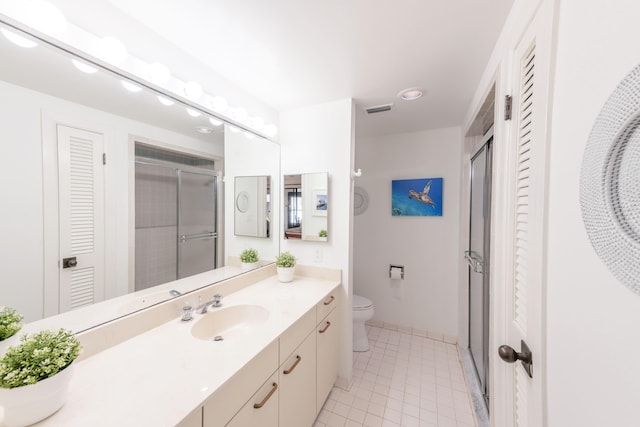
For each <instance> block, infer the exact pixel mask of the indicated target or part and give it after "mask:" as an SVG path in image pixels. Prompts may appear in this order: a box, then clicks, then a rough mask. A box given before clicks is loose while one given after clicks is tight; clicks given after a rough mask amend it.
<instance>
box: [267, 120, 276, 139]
mask: <svg viewBox="0 0 640 427" xmlns="http://www.w3.org/2000/svg"><path fill="white" fill-rule="evenodd" d="M264 133H266V134H267V135H269V136H271V137H274V136H276V134H277V133H278V127H277V126H276V125H274V124H273V123H272V124H270V125H267V126H265V128H264Z"/></svg>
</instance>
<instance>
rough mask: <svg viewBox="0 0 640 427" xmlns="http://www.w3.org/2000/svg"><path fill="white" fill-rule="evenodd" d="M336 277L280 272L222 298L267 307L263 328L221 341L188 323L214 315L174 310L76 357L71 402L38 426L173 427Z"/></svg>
mask: <svg viewBox="0 0 640 427" xmlns="http://www.w3.org/2000/svg"><path fill="white" fill-rule="evenodd" d="M338 285H339V282H338V281H332V280H323V279H315V278H310V277H296V279H295V280H294V281H293V282H291V283H280V282H279V281H278V280H277V278H276V276H270V277H268V278H266V279H263V280H261V281H258V282H256V283H255V284H253V285H250V286H248V287H246V288H243V289H241V290H239V291H237V292H234V293H232V294H230V295H227V296H225V298H224V300H223V306H222V307H221V308H210V309H209V310H210V313H213V312H214V311H215V310H222V309H224V308H228V307H231V306H234V305H241V304H252V305H259V306H262V307H264V308H265V309H267V310H268V311H269V318H268V320H267V321H266V322H264V323H262V324H261V325H260V326H258V327H256V328H255V329H253V330H251V332H247V333H245V334H240V335H236V336H230V337H229V338H228V339H225V340H223V341H204V340H200V339H197V338H195V337H193V336H192V335H191V328H192V327H193V326H194V325H195V324H196V322H198V321H199V320H200V319H201V318H203V317H204V316H207V315H211V314H204V315H202V314H194V320H192V321H190V322H182V321H180V319H179V318H178V316H177V315H176V317H175V319H174V320H171V321H169V322H166V323H164V324H162V325H160V326H158V327H156V328H154V329H151V330H149V331H147V332H145V333H143V334H141V335H138V336H136V337H134V338H132V339H129V340H127V341H124V342H122V343H120V344H118V345H116V346H113V347H110V348H108V349H106V350H104V351H102V352H100V353H97V354H95V355H93V356H92V357H89V358H87V359H84V360H81V361H78V362H76V371H75V373H74V377H73V379H72V380H71V385H70V390H69V395H68V398H67V402H66V403H65V405H64V406H63V407H62V409H60V410H59V411H58V412H57V413H56V414H54V415H52V416H51V417H49V418H47V419H45V420H43V421H41V422H40V423H38V424H36V425H38V426H65V427H71V426H83V427H86V426H92V427H95V426H117V425H119V426H125V425H127V426H174V425H176V424H178V423H179V422H180V421H182V419H183V418H185V417H186V416H187V415H189V413H190V412H191V411H192V410H194V409H196V408H198V407H199V406H200V405H202V404H203V402H204V401H205V400H206V399H207V398H208V397H209V396H210V395H212V394H213V393H214V391H215V390H216V389H217V388H218V387H220V386H221V385H222V384H224V383H225V382H226V381H227V380H228V379H230V378H231V377H232V376H233V375H234V374H236V373H237V372H238V371H239V370H240V369H242V367H243V366H244V365H245V364H246V363H247V362H249V361H250V360H251V359H252V358H253V357H254V356H256V355H257V354H258V353H260V351H261V350H263V349H264V348H265V347H266V346H267V345H268V344H270V343H271V342H273V341H274V340H276V339H278V337H279V336H280V335H281V334H282V333H283V332H284V331H285V330H286V329H287V328H288V327H289V326H291V325H292V324H293V323H295V322H296V320H298V319H299V318H300V317H301V316H302V315H303V314H305V313H307V312H308V311H309V310H311V309H313V308H314V307H315V305H316V304H317V303H318V302H319V301H321V299H322V298H323V297H325V296H326V295H327V294H328V293H329V292H331V291H332V290H333V289H334V288H335V287H337V286H338Z"/></svg>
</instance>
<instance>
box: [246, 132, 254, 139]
mask: <svg viewBox="0 0 640 427" xmlns="http://www.w3.org/2000/svg"><path fill="white" fill-rule="evenodd" d="M244 136H246V137H247V139H253V138H255V137H256V136H255V135H254V134H252V133H251V132H245V133H244Z"/></svg>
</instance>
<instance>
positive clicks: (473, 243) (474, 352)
mask: <svg viewBox="0 0 640 427" xmlns="http://www.w3.org/2000/svg"><path fill="white" fill-rule="evenodd" d="M487 137H488V139H487V140H486V142H485V144H484V145H483V146H482V147H481V148H480V149H479V150H478V152H477V153H476V154H475V155H474V156H473V158H472V159H471V204H470V207H471V210H470V220H469V248H468V250H467V251H465V258H466V259H467V262H468V264H469V350H470V352H471V358H472V360H473V362H474V365H475V368H476V372H477V374H478V379H479V381H480V388H481V391H482V394H483V396H484V399H485V402H486V404H487V408H489V273H490V272H489V265H490V263H489V253H490V251H489V249H490V247H491V246H490V241H489V237H490V232H491V230H490V226H491V151H492V141H493V137H492V136H490V135H487Z"/></svg>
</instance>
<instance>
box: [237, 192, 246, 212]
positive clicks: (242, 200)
mask: <svg viewBox="0 0 640 427" xmlns="http://www.w3.org/2000/svg"><path fill="white" fill-rule="evenodd" d="M236 208H237V209H238V210H239V211H240V212H242V213H245V212H246V211H247V210H248V209H249V193H247V192H246V191H241V192H240V193H239V194H238V197H236Z"/></svg>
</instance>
